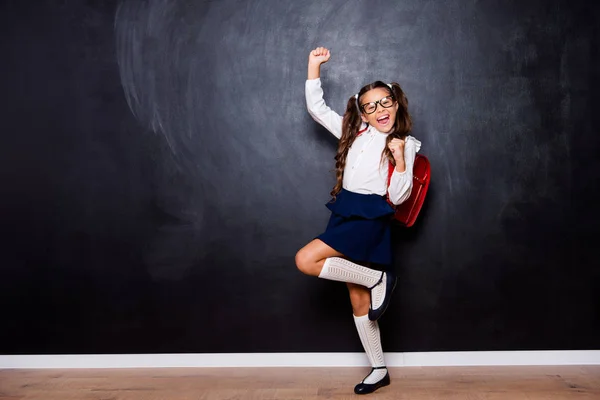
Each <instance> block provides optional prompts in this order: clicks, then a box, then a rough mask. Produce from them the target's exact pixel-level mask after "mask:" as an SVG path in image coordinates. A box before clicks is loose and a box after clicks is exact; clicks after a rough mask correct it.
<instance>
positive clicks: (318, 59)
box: [308, 47, 331, 65]
mask: <svg viewBox="0 0 600 400" xmlns="http://www.w3.org/2000/svg"><path fill="white" fill-rule="evenodd" d="M329 58H331V53H330V52H329V50H328V49H326V48H325V47H317V48H316V49H314V50H313V51H311V52H310V54H309V56H308V63H309V64H312V65H321V64H324V63H326V62H327V61H329Z"/></svg>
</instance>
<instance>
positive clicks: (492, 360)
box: [0, 350, 600, 369]
mask: <svg viewBox="0 0 600 400" xmlns="http://www.w3.org/2000/svg"><path fill="white" fill-rule="evenodd" d="M385 356H386V361H387V365H388V366H389V367H423V366H440V367H441V366H498V365H600V350H582V351H571V350H564V351H562V350H561V351H479V352H478V351H476V352H430V353H386V354H385ZM367 365H368V362H367V358H366V356H365V354H364V353H221V354H207V353H203V354H92V355H0V369H25V368H26V369H36V368H174V367H195V368H199V367H361V366H367Z"/></svg>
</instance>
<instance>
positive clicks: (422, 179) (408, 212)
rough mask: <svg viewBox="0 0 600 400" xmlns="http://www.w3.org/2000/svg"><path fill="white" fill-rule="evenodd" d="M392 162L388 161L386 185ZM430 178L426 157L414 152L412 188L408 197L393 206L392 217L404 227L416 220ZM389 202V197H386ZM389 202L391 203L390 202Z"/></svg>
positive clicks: (429, 167) (389, 177)
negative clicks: (394, 210)
mask: <svg viewBox="0 0 600 400" xmlns="http://www.w3.org/2000/svg"><path fill="white" fill-rule="evenodd" d="M394 168H395V167H394V164H392V163H390V168H389V174H388V186H389V184H390V180H391V179H392V173H393V172H394ZM430 180H431V165H430V164H429V160H428V159H427V157H425V156H423V155H420V154H418V153H417V154H416V157H415V164H414V166H413V188H412V191H411V192H410V196H409V197H408V199H407V200H406V201H405V202H403V203H402V204H399V205H397V206H394V205H393V204H392V206H393V207H395V208H396V213H395V214H394V219H395V220H396V221H398V222H399V223H400V224H402V225H404V226H405V227H407V228H408V227H410V226H412V225H413V224H414V223H415V221H416V220H417V216H418V215H419V211H421V207H422V206H423V203H424V202H425V195H426V194H427V189H429V181H430ZM388 202H389V199H388ZM390 204H391V203H390Z"/></svg>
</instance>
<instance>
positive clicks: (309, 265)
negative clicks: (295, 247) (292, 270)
mask: <svg viewBox="0 0 600 400" xmlns="http://www.w3.org/2000/svg"><path fill="white" fill-rule="evenodd" d="M315 266H316V262H315V260H314V259H313V257H311V255H310V252H309V251H307V250H306V249H304V248H302V249H300V250H299V251H298V252H297V253H296V267H297V268H298V270H299V271H300V272H302V273H303V274H306V275H315ZM317 275H318V274H317Z"/></svg>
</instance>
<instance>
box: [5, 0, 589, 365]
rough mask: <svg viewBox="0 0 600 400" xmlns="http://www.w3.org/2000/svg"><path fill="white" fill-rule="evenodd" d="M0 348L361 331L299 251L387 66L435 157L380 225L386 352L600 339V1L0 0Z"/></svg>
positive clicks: (326, 343)
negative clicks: (385, 248) (418, 195)
mask: <svg viewBox="0 0 600 400" xmlns="http://www.w3.org/2000/svg"><path fill="white" fill-rule="evenodd" d="M0 10H1V12H0V18H1V21H2V23H1V24H0V26H2V35H1V37H2V39H1V45H0V46H1V47H0V49H1V50H2V53H1V54H2V59H3V62H2V63H0V70H1V72H2V79H0V82H2V83H1V85H2V86H1V87H0V89H1V90H0V100H1V102H2V108H1V110H2V111H1V113H2V121H3V127H4V128H3V135H2V142H1V146H0V171H2V172H1V173H0V179H1V181H0V183H1V186H0V187H1V188H2V196H0V209H1V210H2V227H3V229H2V231H3V235H2V241H1V243H2V244H1V248H0V250H1V254H2V258H1V259H0V312H1V313H2V315H3V316H4V318H3V323H2V329H0V353H2V354H46V353H51V354H61V353H62V354H90V353H162V352H167V353H177V352H194V353H202V352H211V353H218V352H297V351H298V352H305V351H310V352H313V351H314V352H319V351H327V352H335V351H361V346H360V342H359V340H358V335H357V334H356V331H355V328H354V324H353V319H352V314H351V313H352V311H351V308H350V304H349V300H348V295H347V291H346V289H345V286H344V285H343V284H340V283H335V282H329V281H324V280H320V279H316V278H310V277H307V276H304V275H302V274H301V273H300V272H299V271H298V270H297V269H296V267H295V265H294V255H295V253H296V251H297V250H298V249H299V248H301V247H302V246H303V245H304V244H305V243H307V242H308V241H310V240H311V239H312V238H314V237H315V236H316V235H318V234H319V233H321V232H322V231H323V229H324V228H325V224H326V222H327V218H328V210H327V209H326V208H325V207H324V204H325V203H326V202H327V201H328V200H329V192H330V190H331V188H332V187H333V184H334V180H335V176H334V172H333V170H334V160H333V157H334V155H335V150H336V145H337V143H336V139H335V138H334V137H333V136H331V135H330V134H329V133H328V132H326V131H325V130H324V129H323V128H321V127H319V126H318V125H317V124H316V123H315V122H314V121H313V120H312V119H311V118H310V116H309V115H308V113H307V112H306V106H305V101H304V82H305V80H306V61H307V56H308V52H309V51H310V50H311V49H313V48H314V47H316V46H321V45H322V46H327V47H328V48H330V49H331V52H332V59H331V61H330V62H329V63H328V64H326V65H325V66H324V68H323V71H322V80H323V86H324V90H325V97H326V100H327V102H328V104H329V105H330V106H331V107H332V108H333V109H335V110H337V111H338V112H339V113H342V112H343V110H344V106H345V103H346V102H347V100H348V98H349V97H350V96H352V95H353V94H354V93H355V92H356V91H357V90H358V89H359V88H360V87H362V86H363V85H365V84H367V83H369V82H372V81H374V80H376V79H380V80H383V81H386V82H390V81H397V82H399V83H400V84H401V85H402V87H403V89H404V91H405V92H406V94H407V97H408V99H409V110H410V112H411V114H412V116H413V119H414V122H415V125H414V129H413V132H412V134H413V135H414V136H415V137H417V138H418V139H419V140H421V141H422V143H423V147H422V152H423V154H425V155H426V156H427V157H428V158H429V160H430V162H431V165H432V170H433V179H432V182H431V186H430V189H429V190H430V191H429V194H428V199H427V202H426V204H425V206H424V209H423V211H422V215H421V216H420V218H419V220H418V221H417V223H416V225H415V226H414V227H412V228H410V229H401V228H400V227H396V228H395V229H394V234H393V236H394V238H393V240H394V254H395V264H394V267H395V269H396V270H397V272H398V274H399V276H400V281H399V284H398V288H397V292H396V294H395V297H394V299H393V302H392V305H391V306H390V308H389V310H388V311H387V313H386V315H385V316H384V317H383V319H382V320H381V328H382V335H383V344H384V349H385V350H386V351H438V350H457V351H458V350H537V349H543V350H552V349H565V350H568V349H598V348H599V345H600V343H599V339H598V338H600V319H599V317H598V315H599V314H598V310H599V309H600V297H599V295H598V293H600V272H599V268H598V261H597V245H596V240H595V239H596V237H598V234H599V233H600V232H599V231H600V229H599V226H600V225H599V223H598V222H599V217H600V212H599V211H598V207H597V204H599V200H600V196H599V189H598V188H597V186H596V184H597V182H598V181H599V180H598V178H599V175H600V161H599V158H598V154H600V151H599V150H600V138H599V136H598V134H597V133H598V131H599V130H600V121H599V117H598V115H599V114H598V112H597V111H596V110H597V109H598V108H599V106H600V101H599V96H600V95H599V93H600V72H599V71H600V68H599V67H600V63H599V61H600V60H599V48H600V47H599V44H600V41H599V40H600V34H599V26H600V25H599V18H598V17H599V16H600V7H599V6H598V5H592V3H591V2H585V1H577V0H571V1H563V0H550V1H541V0H537V1H536V0H521V1H512V0H511V1H486V2H481V1H472V0H448V1H444V2H434V1H421V0H404V1H397V2H389V1H383V0H375V1H369V2H365V1H358V0H354V1H342V0H334V1H328V2H322V1H304V2H297V1H291V0H283V1H269V0H258V1H234V0H222V1H195V2H191V1H183V0H146V1H137V0H121V1H105V2H74V1H65V0H62V1H59V0H46V1H33V2H18V1H14V0H13V1H5V2H3V4H2V5H0Z"/></svg>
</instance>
